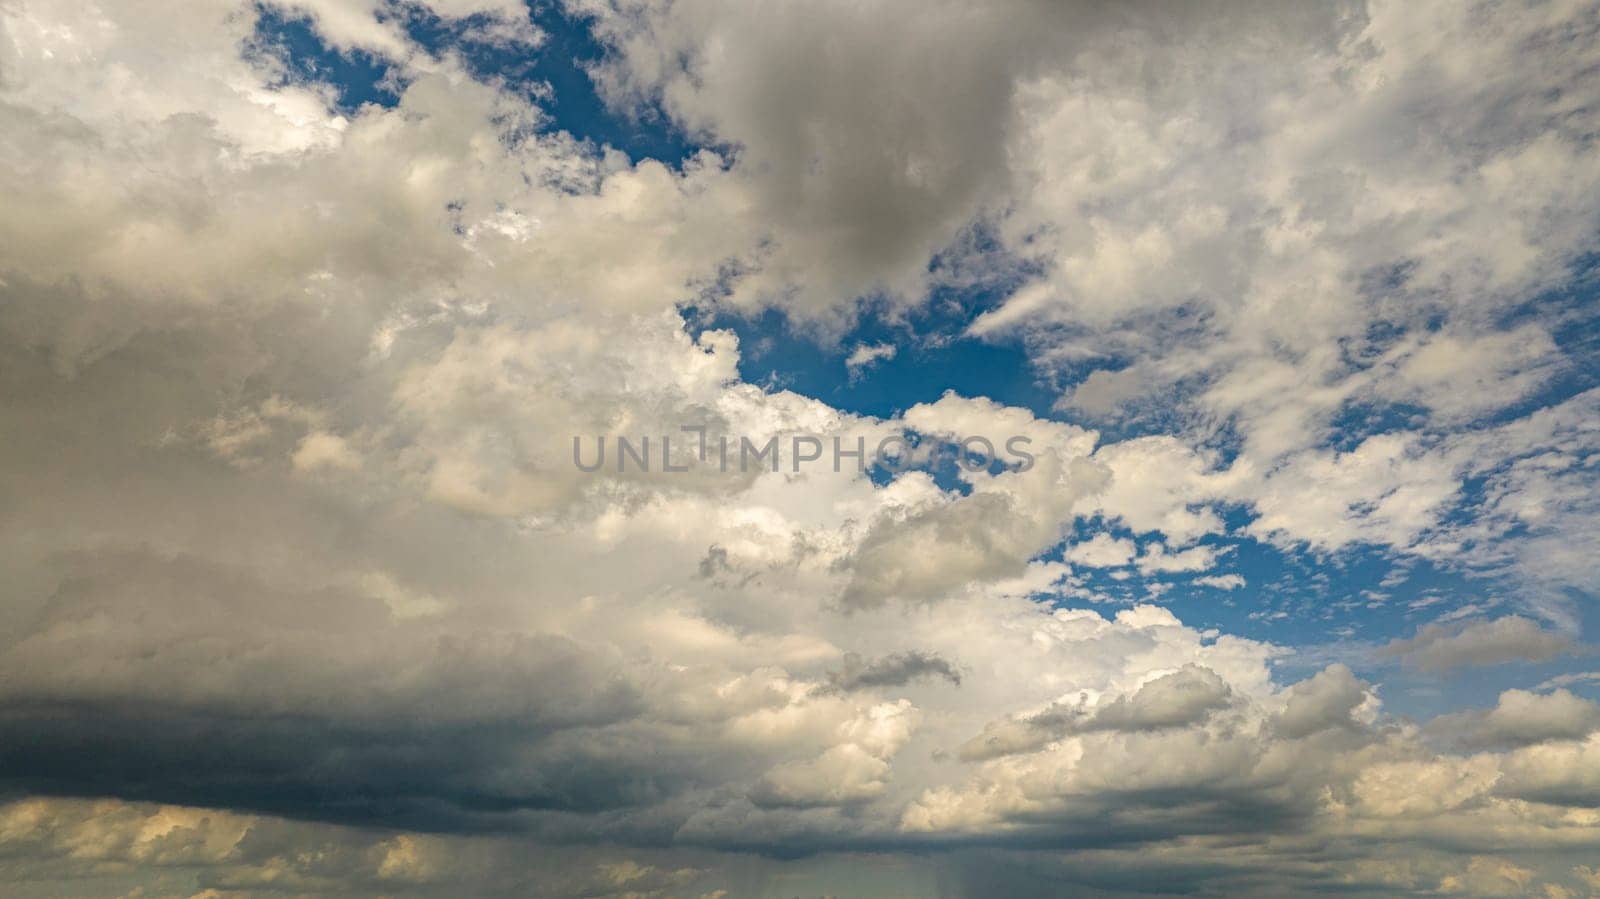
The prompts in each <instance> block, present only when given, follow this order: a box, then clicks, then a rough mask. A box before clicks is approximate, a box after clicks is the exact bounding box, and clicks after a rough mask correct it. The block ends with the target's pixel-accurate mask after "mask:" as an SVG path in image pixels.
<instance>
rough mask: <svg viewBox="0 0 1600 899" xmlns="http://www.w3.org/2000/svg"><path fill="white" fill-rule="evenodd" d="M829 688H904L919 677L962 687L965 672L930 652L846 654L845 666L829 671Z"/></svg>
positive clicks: (842, 690)
mask: <svg viewBox="0 0 1600 899" xmlns="http://www.w3.org/2000/svg"><path fill="white" fill-rule="evenodd" d="M827 677H828V689H830V690H837V691H839V692H849V691H851V690H871V689H874V688H878V687H903V686H905V685H906V684H909V683H911V682H912V681H915V680H922V679H938V678H942V679H944V680H947V681H949V682H950V683H952V684H955V685H956V686H958V687H959V686H961V671H960V669H958V668H957V667H956V666H955V665H954V664H952V663H951V662H949V661H948V660H946V659H943V658H940V657H939V656H938V655H935V654H933V653H929V652H921V651H919V650H912V651H910V652H896V653H891V654H889V655H886V656H883V657H881V658H876V659H872V660H870V661H869V660H867V659H863V658H862V657H861V656H860V655H858V654H856V653H853V652H852V653H846V654H845V657H844V667H843V668H840V669H838V670H835V671H829V672H828V675H827Z"/></svg>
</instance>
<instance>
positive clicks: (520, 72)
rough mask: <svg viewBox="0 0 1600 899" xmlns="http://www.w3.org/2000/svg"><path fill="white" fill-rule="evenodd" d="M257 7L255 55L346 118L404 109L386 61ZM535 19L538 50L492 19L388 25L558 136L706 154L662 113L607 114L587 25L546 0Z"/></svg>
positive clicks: (674, 157)
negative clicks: (331, 101)
mask: <svg viewBox="0 0 1600 899" xmlns="http://www.w3.org/2000/svg"><path fill="white" fill-rule="evenodd" d="M257 9H258V17H257V21H256V29H255V34H254V36H253V38H252V40H251V43H250V46H249V47H248V48H247V51H248V52H252V53H271V54H273V55H275V56H277V57H278V58H279V59H280V60H282V61H283V63H284V65H285V67H286V68H287V69H288V71H289V73H290V75H289V77H290V78H291V79H293V80H295V81H298V82H307V83H319V84H326V85H328V86H330V87H332V88H333V89H334V92H335V95H336V98H337V100H336V105H337V106H338V108H339V109H340V110H341V111H344V112H347V113H349V112H354V111H356V110H357V109H359V108H360V107H361V106H362V105H364V104H367V103H374V104H377V105H379V106H393V105H395V104H396V103H398V102H399V99H400V98H399V93H398V92H397V89H399V88H400V87H401V85H399V84H397V83H396V80H395V73H393V72H392V71H391V68H390V66H389V64H388V63H387V62H386V61H384V60H383V59H381V58H379V57H377V56H374V55H372V54H370V53H367V52H365V51H362V50H350V51H344V52H341V51H339V50H335V49H333V48H331V47H329V46H328V45H327V44H326V43H325V42H324V41H323V40H322V38H321V37H320V36H319V35H318V34H317V31H316V28H315V26H314V24H313V22H312V20H311V19H310V18H309V17H307V16H306V15H305V14H303V13H298V12H295V11H293V10H290V9H287V8H285V7H279V6H275V5H272V4H268V3H263V4H260V5H258V7H257ZM528 14H529V18H530V21H531V22H532V23H533V24H534V26H536V27H537V28H538V29H539V31H540V32H541V33H542V34H543V40H542V41H541V42H540V43H539V45H538V46H536V47H529V46H525V45H520V44H515V43H506V42H504V41H497V40H492V39H488V38H486V37H485V35H486V34H487V33H491V32H487V31H486V30H485V27H484V26H486V25H488V24H490V21H489V20H488V19H487V18H485V17H482V16H470V17H467V18H464V19H443V18H440V17H439V16H437V15H435V14H433V13H431V12H429V11H428V10H426V9H423V8H421V7H417V6H413V5H409V4H403V3H390V4H388V6H387V7H386V9H385V11H384V12H382V13H380V19H382V20H387V21H393V22H395V23H397V24H398V25H399V26H400V27H401V28H402V29H404V31H405V32H406V34H407V35H408V36H409V37H410V38H411V39H412V40H414V41H416V42H417V44H418V45H419V46H421V47H423V48H424V49H426V50H428V51H429V52H431V53H435V54H442V53H445V52H451V53H454V54H455V55H456V57H457V58H459V59H460V60H461V62H462V65H463V66H464V67H465V68H466V69H467V71H468V72H470V73H471V74H472V75H473V77H475V78H479V79H481V80H484V81H493V82H496V83H498V84H500V85H502V86H503V87H505V88H506V89H508V90H512V91H516V92H519V93H522V94H524V95H525V96H527V97H529V98H530V99H533V100H535V101H536V102H537V103H538V105H539V107H540V108H541V109H543V110H544V112H545V114H546V116H547V121H546V123H545V127H546V128H547V129H549V130H551V131H565V132H567V133H568V134H571V135H572V136H573V137H575V138H577V139H579V140H585V141H589V142H592V143H593V144H595V145H596V146H600V145H604V146H609V147H612V148H613V149H616V150H620V151H621V152H623V153H625V154H627V155H628V157H629V159H631V160H633V161H635V162H638V161H640V160H643V159H647V158H648V159H655V160H658V161H660V162H662V163H664V164H666V165H669V166H679V165H681V164H682V163H683V160H684V159H686V158H688V157H690V156H692V155H693V154H695V153H697V152H699V150H700V149H701V147H700V145H699V144H697V143H695V142H694V141H692V140H691V139H690V138H689V137H688V136H687V135H685V134H684V133H683V132H682V131H681V130H680V129H678V128H676V127H674V126H673V125H672V123H671V122H670V121H668V120H667V119H666V117H665V116H663V115H661V114H660V113H659V112H657V111H654V110H648V109H647V110H643V111H639V112H621V111H618V110H614V109H612V108H610V107H609V106H607V104H606V103H605V101H604V100H603V99H602V98H601V97H600V95H599V93H598V92H597V91H596V89H595V84H594V82H593V80H592V79H591V78H590V76H589V69H590V68H591V67H592V66H593V65H594V64H595V63H597V62H599V61H600V60H601V59H602V58H603V57H604V56H605V53H606V49H605V47H603V46H602V45H601V44H600V43H598V42H597V41H596V40H595V39H594V35H593V33H592V31H591V29H590V27H589V23H588V22H587V21H586V20H584V19H582V18H579V17H575V16H572V15H569V14H568V13H567V12H566V10H564V9H563V8H562V7H561V6H560V5H558V4H556V3H551V2H543V0H541V2H536V3H534V4H532V5H531V6H530V7H529V11H528Z"/></svg>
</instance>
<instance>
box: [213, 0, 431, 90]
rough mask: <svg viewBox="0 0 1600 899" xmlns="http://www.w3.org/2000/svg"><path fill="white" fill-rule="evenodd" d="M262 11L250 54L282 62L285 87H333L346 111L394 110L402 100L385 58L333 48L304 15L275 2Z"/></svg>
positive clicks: (259, 8)
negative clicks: (367, 108) (370, 105)
mask: <svg viewBox="0 0 1600 899" xmlns="http://www.w3.org/2000/svg"><path fill="white" fill-rule="evenodd" d="M256 12H257V16H256V25H255V32H254V34H252V35H251V38H250V41H249V43H248V44H247V45H246V47H245V53H246V55H247V56H263V55H264V56H271V57H274V58H276V59H277V60H278V61H279V62H281V63H282V65H283V67H284V69H285V70H286V77H285V83H299V84H325V85H328V86H329V87H332V88H333V89H334V96H335V106H336V107H337V108H338V109H339V110H340V111H342V112H345V113H350V112H354V111H355V110H357V109H359V108H361V107H362V106H363V105H365V104H368V103H373V104H377V105H379V106H393V105H395V104H396V103H398V102H399V101H400V95H399V94H398V93H396V92H395V85H394V84H393V83H392V82H391V81H390V80H389V64H388V63H387V62H386V61H384V60H383V59H382V58H381V57H378V56H375V55H373V54H371V53H368V52H366V51H365V50H351V51H348V52H339V51H337V50H334V49H332V48H330V47H329V46H328V45H327V44H326V43H324V42H323V40H322V38H321V37H320V36H319V35H318V34H317V31H316V28H315V26H314V25H313V24H312V21H311V18H310V17H309V16H307V15H306V14H304V13H301V12H296V11H293V10H289V9H285V8H283V7H278V6H273V5H270V4H258V5H257V6H256Z"/></svg>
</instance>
